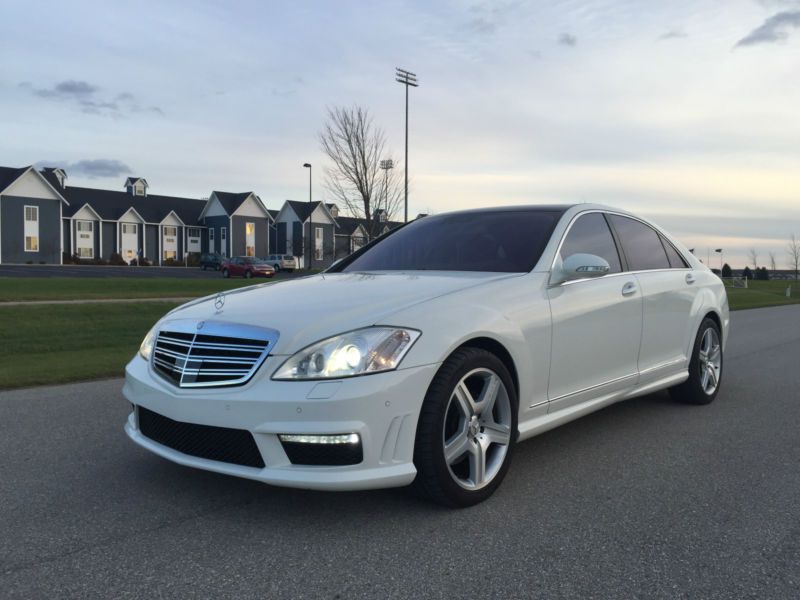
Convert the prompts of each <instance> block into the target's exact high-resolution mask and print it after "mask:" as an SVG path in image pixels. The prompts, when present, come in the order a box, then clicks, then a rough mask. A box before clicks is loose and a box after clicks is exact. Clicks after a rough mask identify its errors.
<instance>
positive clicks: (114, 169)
mask: <svg viewBox="0 0 800 600" xmlns="http://www.w3.org/2000/svg"><path fill="white" fill-rule="evenodd" d="M33 166H34V167H36V168H37V169H43V168H44V167H61V168H62V169H64V170H65V171H66V172H67V175H83V176H84V177H88V178H90V179H99V178H105V177H119V176H120V175H130V174H131V173H132V172H133V169H131V168H130V167H129V166H128V165H126V164H125V163H124V162H122V161H120V160H116V159H113V158H95V159H84V160H78V161H75V162H72V163H70V162H65V161H61V160H40V161H39V162H37V163H36V164H34V165H33Z"/></svg>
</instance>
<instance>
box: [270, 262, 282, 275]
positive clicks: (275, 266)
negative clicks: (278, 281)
mask: <svg viewBox="0 0 800 600" xmlns="http://www.w3.org/2000/svg"><path fill="white" fill-rule="evenodd" d="M272 266H273V267H274V268H275V272H276V273H277V272H278V271H280V270H281V266H280V265H279V264H277V263H276V264H274V265H272Z"/></svg>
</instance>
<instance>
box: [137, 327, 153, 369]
mask: <svg viewBox="0 0 800 600" xmlns="http://www.w3.org/2000/svg"><path fill="white" fill-rule="evenodd" d="M155 342H156V328H155V327H153V328H152V329H151V330H150V331H148V332H147V335H146V336H144V339H143V340H142V345H141V346H139V356H141V357H142V358H143V359H145V360H147V361H149V360H150V355H151V354H152V353H153V345H154V344H155Z"/></svg>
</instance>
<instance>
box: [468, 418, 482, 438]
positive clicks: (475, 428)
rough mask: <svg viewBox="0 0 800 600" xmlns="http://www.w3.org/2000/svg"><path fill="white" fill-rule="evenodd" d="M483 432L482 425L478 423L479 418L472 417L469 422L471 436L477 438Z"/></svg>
mask: <svg viewBox="0 0 800 600" xmlns="http://www.w3.org/2000/svg"><path fill="white" fill-rule="evenodd" d="M480 430H481V424H480V423H479V422H478V417H476V416H474V415H473V416H472V418H471V419H470V420H469V435H470V437H475V436H476V435H478V433H479V432H480Z"/></svg>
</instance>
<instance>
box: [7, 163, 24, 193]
mask: <svg viewBox="0 0 800 600" xmlns="http://www.w3.org/2000/svg"><path fill="white" fill-rule="evenodd" d="M28 169H30V166H28V167H20V168H19V169H15V168H14V167H0V192H2V191H3V190H5V189H6V188H7V187H8V186H10V185H11V184H12V183H14V182H15V181H16V180H17V179H19V177H20V176H21V175H22V174H23V173H24V172H25V171H27V170H28Z"/></svg>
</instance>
